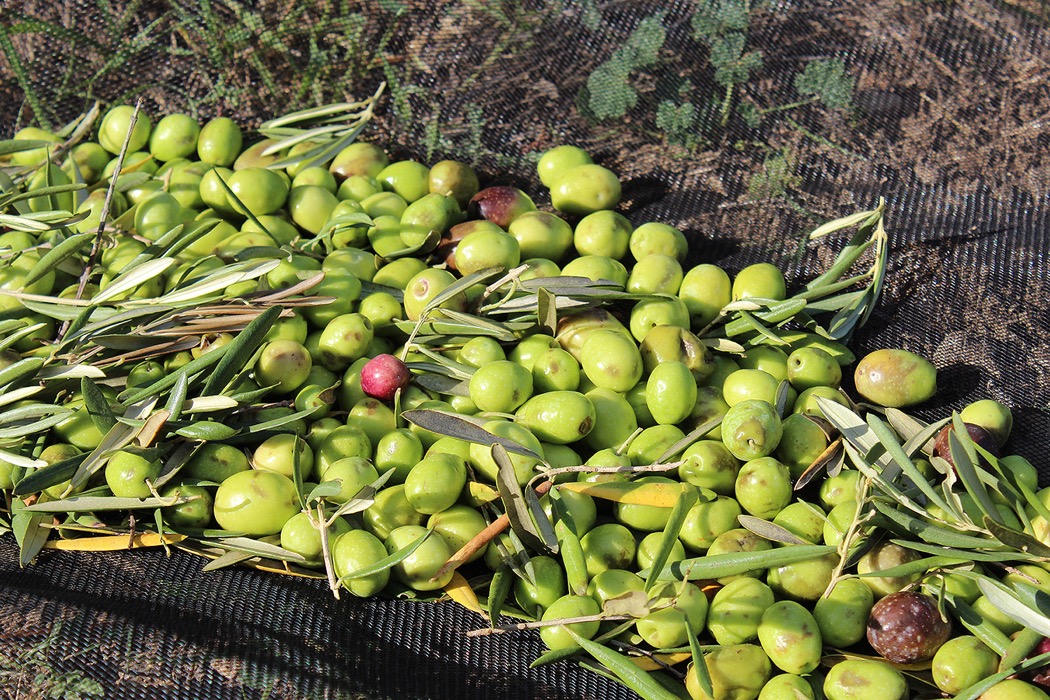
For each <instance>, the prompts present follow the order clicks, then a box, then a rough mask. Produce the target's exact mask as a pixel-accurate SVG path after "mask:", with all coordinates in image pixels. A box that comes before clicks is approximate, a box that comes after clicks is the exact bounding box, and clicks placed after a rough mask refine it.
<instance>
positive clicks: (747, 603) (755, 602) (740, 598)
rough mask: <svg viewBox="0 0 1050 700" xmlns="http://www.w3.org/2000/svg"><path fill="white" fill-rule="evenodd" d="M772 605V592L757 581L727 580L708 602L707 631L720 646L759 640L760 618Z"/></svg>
mask: <svg viewBox="0 0 1050 700" xmlns="http://www.w3.org/2000/svg"><path fill="white" fill-rule="evenodd" d="M775 602H776V599H775V598H774V596H773V591H772V589H770V587H769V586H767V585H766V584H764V583H763V582H761V581H759V580H757V579H753V578H739V579H736V580H735V581H730V582H729V583H727V584H726V585H725V586H723V587H722V588H720V589H719V590H718V592H717V593H715V597H714V598H712V599H711V606H710V609H709V610H708V613H707V629H708V631H710V632H711V635H712V636H713V637H714V638H715V641H716V642H718V643H719V644H721V645H723V646H728V645H732V644H743V643H744V642H750V641H752V640H753V639H756V638H757V637H758V626H759V624H760V623H761V621H762V615H763V614H764V613H765V611H766V609H768V608H769V607H770V606H771V605H773V604H774V603H775Z"/></svg>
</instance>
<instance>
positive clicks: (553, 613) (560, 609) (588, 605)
mask: <svg viewBox="0 0 1050 700" xmlns="http://www.w3.org/2000/svg"><path fill="white" fill-rule="evenodd" d="M600 612H601V608H599V607H598V603H597V602H595V600H594V598H591V597H589V596H579V595H571V594H570V595H564V596H562V597H561V598H558V599H557V600H556V601H554V602H553V603H551V605H550V606H549V607H548V608H547V609H546V610H544V611H543V617H542V618H541V619H542V620H544V621H547V620H562V619H570V618H577V617H586V616H591V615H597V614H598V613H600ZM598 627H599V623H598V620H593V621H590V622H574V623H571V624H566V625H552V626H549V627H541V628H540V639H542V640H543V643H544V644H546V645H547V648H548V649H565V648H568V647H575V646H577V644H576V640H575V639H573V637H572V634H570V633H569V630H572V632H573V633H574V634H576V635H578V636H580V637H583V638H585V639H590V638H592V637H594V635H596V634H598Z"/></svg>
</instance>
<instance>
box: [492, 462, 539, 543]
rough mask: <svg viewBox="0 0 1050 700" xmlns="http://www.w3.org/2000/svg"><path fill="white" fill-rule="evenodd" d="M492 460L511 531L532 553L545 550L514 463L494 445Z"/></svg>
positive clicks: (497, 486)
mask: <svg viewBox="0 0 1050 700" xmlns="http://www.w3.org/2000/svg"><path fill="white" fill-rule="evenodd" d="M490 449H491V454H492V459H493V461H494V462H495V463H496V467H497V471H496V488H497V489H498V490H499V494H500V499H501V500H502V501H503V507H504V510H505V512H506V513H507V517H508V518H510V526H511V529H512V530H513V531H514V532H515V533H516V534H517V535H518V537H520V538H521V541H522V542H523V543H524V544H525V546H526V547H528V548H529V549H531V550H533V551H542V550H545V549H546V545H545V543H544V540H543V537H542V536H541V535H540V533H539V531H538V530H537V529H536V525H535V523H533V522H532V516H531V514H530V512H529V506H528V504H527V503H526V502H525V495H524V494H523V493H522V491H521V485H520V484H518V476H517V474H516V473H515V471H514V463H513V462H511V460H510V455H509V454H507V450H506V448H505V447H503V445H500V444H499V443H496V444H494V445H492V447H491V448H490Z"/></svg>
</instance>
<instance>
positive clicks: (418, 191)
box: [366, 160, 430, 211]
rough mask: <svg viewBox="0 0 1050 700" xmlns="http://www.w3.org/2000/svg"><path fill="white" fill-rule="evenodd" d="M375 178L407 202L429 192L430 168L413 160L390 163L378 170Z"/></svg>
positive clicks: (420, 197)
mask: <svg viewBox="0 0 1050 700" xmlns="http://www.w3.org/2000/svg"><path fill="white" fill-rule="evenodd" d="M375 178H376V180H378V181H379V183H380V184H381V185H383V187H384V188H386V189H387V190H389V191H392V192H395V193H396V194H398V195H399V196H400V197H401V198H402V199H404V200H405V201H406V202H408V203H412V202H414V201H416V200H417V199H422V198H423V197H424V196H425V195H427V194H429V192H430V168H428V167H427V166H425V165H423V164H422V163H419V162H416V161H414V160H401V161H396V162H394V163H391V164H390V165H388V166H386V167H385V168H383V169H382V170H381V171H379V173H377V174H376V175H375ZM366 211H367V210H366Z"/></svg>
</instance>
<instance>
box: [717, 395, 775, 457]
mask: <svg viewBox="0 0 1050 700" xmlns="http://www.w3.org/2000/svg"><path fill="white" fill-rule="evenodd" d="M721 428H722V442H723V443H725V446H726V447H727V448H729V451H730V452H732V453H733V456H734V457H736V458H737V459H739V460H741V461H744V462H746V461H748V460H752V459H758V458H759V457H767V456H769V455H771V454H773V451H774V450H775V449H776V448H777V445H778V444H779V443H780V438H781V437H782V436H783V433H784V429H783V427H782V426H781V423H780V417H779V416H778V415H777V412H776V409H774V408H773V406H772V405H771V404H770V403H769V402H768V401H762V400H760V399H747V400H746V401H741V402H740V403H738V404H736V405H735V406H730V407H729V410H728V411H727V412H726V414H725V416H724V417H723V418H722V425H721Z"/></svg>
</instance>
